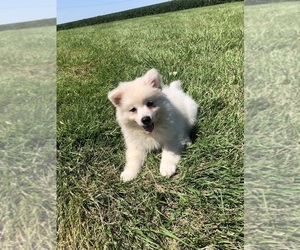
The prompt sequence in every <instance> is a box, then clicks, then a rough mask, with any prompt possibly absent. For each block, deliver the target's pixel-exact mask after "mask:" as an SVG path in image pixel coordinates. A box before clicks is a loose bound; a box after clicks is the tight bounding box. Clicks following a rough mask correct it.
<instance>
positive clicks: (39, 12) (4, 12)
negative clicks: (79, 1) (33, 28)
mask: <svg viewBox="0 0 300 250" xmlns="http://www.w3.org/2000/svg"><path fill="white" fill-rule="evenodd" d="M57 1H61V0H57ZM53 17H56V0H0V24H8V23H18V22H25V21H33V20H39V19H45V18H53Z"/></svg>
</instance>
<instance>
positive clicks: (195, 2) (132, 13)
mask: <svg viewBox="0 0 300 250" xmlns="http://www.w3.org/2000/svg"><path fill="white" fill-rule="evenodd" d="M236 1H242V0H175V1H170V2H165V3H160V4H154V5H150V6H146V7H141V8H136V9H132V10H126V11H122V12H118V13H113V14H108V15H103V16H97V17H93V18H87V19H83V20H79V21H74V22H69V23H64V24H59V25H57V30H66V29H72V28H78V27H84V26H90V25H95V24H100V23H108V22H113V21H119V20H124V19H129V18H135V17H142V16H148V15H155V14H161V13H166V12H172V11H178V10H185V9H191V8H197V7H203V6H209V5H215V4H222V3H228V2H236Z"/></svg>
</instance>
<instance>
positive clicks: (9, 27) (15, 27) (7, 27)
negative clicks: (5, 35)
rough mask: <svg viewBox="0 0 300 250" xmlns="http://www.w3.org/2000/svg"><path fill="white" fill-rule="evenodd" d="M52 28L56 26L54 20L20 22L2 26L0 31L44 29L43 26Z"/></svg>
mask: <svg viewBox="0 0 300 250" xmlns="http://www.w3.org/2000/svg"><path fill="white" fill-rule="evenodd" d="M52 25H53V26H54V25H56V18H49V19H42V20H36V21H29V22H20V23H12V24H3V25H0V31H4V30H19V29H28V28H36V27H45V26H52Z"/></svg>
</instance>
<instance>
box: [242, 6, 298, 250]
mask: <svg viewBox="0 0 300 250" xmlns="http://www.w3.org/2000/svg"><path fill="white" fill-rule="evenodd" d="M299 13H300V3H299V2H287V3H276V4H265V5H258V6H246V7H245V249H250V250H251V249H299V245H300V234H299V227H300V223H299V221H300V197H299V191H300V186H299V183H300V179H299V172H300V164H299V163H300V161H299V160H300V157H299V142H300V140H299V135H300V134H299V131H300V116H299V112H300V92H299V79H300V71H299V69H300V53H299V51H300V43H299V34H300V28H299V23H300V15H299Z"/></svg>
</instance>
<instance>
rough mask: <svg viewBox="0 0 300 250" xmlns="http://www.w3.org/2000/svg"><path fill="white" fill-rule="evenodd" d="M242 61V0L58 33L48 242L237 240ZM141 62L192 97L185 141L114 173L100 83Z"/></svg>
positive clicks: (113, 143) (193, 245)
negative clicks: (164, 156)
mask: <svg viewBox="0 0 300 250" xmlns="http://www.w3.org/2000/svg"><path fill="white" fill-rule="evenodd" d="M243 59H244V57H243V3H231V4H224V5H218V6H212V7H205V8H198V9H191V10H185V11H180V12H176V13H167V14H162V15H156V16H148V17H143V18H136V19H132V20H126V21H120V22H113V23H108V24H102V25H95V26H90V27H84V28H77V29H73V30H66V31H59V32H58V34H57V108H58V109H57V110H58V114H57V126H58V132H57V146H58V171H57V184H58V187H57V188H58V193H57V195H58V196H57V202H58V204H57V209H58V220H57V228H58V249H210V250H212V249H242V248H243V202H244V199H243V195H244V190H243ZM152 67H155V68H157V69H158V70H159V71H160V73H161V74H162V75H163V81H164V82H165V83H166V84H168V83H169V82H170V81H172V80H175V79H181V80H182V81H183V88H184V90H185V91H187V92H188V93H189V94H190V95H191V96H193V98H194V99H195V100H196V101H197V103H198V104H199V106H200V110H199V117H198V120H197V124H196V128H195V130H194V132H193V140H194V142H193V144H192V145H191V146H189V147H188V148H187V149H186V150H185V151H184V152H183V154H182V160H181V162H180V164H179V168H178V171H177V174H176V175H175V176H174V177H172V178H171V179H166V178H163V177H161V176H160V174H159V169H158V166H159V161H160V153H152V154H149V155H148V158H147V161H146V164H145V167H144V169H143V171H142V172H141V173H140V174H139V176H138V178H137V179H136V180H134V181H132V182H129V183H122V182H120V180H119V176H120V173H121V171H122V168H123V166H124V163H125V159H124V140H123V138H122V134H121V131H120V128H119V127H118V125H117V122H116V120H115V110H114V107H113V106H112V104H111V103H110V102H109V101H108V99H107V92H108V91H109V90H111V89H113V88H114V87H116V86H117V84H118V82H119V81H126V80H131V79H133V78H135V77H136V76H139V75H141V74H143V73H144V72H146V71H147V70H148V69H150V68H152Z"/></svg>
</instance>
